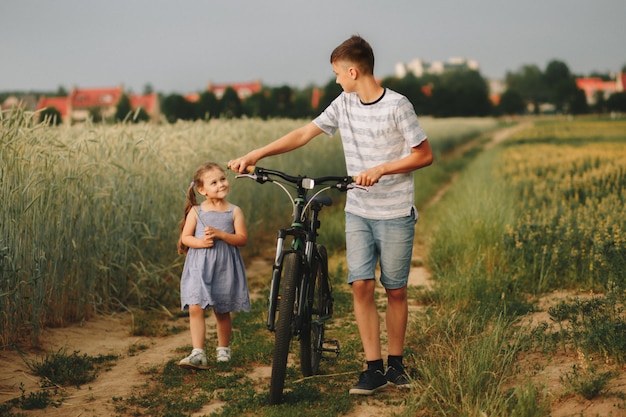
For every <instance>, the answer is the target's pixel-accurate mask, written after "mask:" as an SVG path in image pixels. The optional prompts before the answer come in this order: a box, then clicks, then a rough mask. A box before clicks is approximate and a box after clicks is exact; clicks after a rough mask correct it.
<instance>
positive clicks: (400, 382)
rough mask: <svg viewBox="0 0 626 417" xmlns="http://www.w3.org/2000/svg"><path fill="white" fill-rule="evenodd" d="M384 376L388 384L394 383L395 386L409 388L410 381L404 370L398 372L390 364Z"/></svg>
mask: <svg viewBox="0 0 626 417" xmlns="http://www.w3.org/2000/svg"><path fill="white" fill-rule="evenodd" d="M385 378H386V379H387V381H388V382H389V383H390V384H392V385H395V386H396V387H397V388H402V389H408V388H411V381H409V377H408V376H407V374H406V372H404V370H402V372H400V371H398V370H397V369H396V368H394V367H393V366H390V367H388V368H387V373H386V374H385Z"/></svg>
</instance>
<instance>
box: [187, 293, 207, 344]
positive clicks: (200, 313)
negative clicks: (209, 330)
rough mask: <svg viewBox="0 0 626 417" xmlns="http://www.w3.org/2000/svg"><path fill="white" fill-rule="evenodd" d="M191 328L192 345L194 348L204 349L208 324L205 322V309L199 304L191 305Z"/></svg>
mask: <svg viewBox="0 0 626 417" xmlns="http://www.w3.org/2000/svg"><path fill="white" fill-rule="evenodd" d="M189 329H190V330H191V345H192V346H193V348H194V349H202V350H204V335H205V333H206V324H205V322H204V309H203V308H202V307H200V306H199V305H198V304H193V305H190V306H189Z"/></svg>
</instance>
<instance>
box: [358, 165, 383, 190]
mask: <svg viewBox="0 0 626 417" xmlns="http://www.w3.org/2000/svg"><path fill="white" fill-rule="evenodd" d="M380 177H382V172H381V170H380V169H378V168H377V167H373V168H370V169H368V170H365V171H363V172H361V173H360V174H359V175H357V176H356V177H354V182H355V183H356V184H357V185H364V186H366V187H371V186H372V185H374V184H376V183H377V182H378V180H379V179H380Z"/></svg>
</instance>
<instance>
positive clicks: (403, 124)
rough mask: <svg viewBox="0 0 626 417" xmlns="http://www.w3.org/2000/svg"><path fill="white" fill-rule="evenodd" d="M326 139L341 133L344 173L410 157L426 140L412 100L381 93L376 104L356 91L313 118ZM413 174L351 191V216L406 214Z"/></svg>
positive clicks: (348, 203)
mask: <svg viewBox="0 0 626 417" xmlns="http://www.w3.org/2000/svg"><path fill="white" fill-rule="evenodd" d="M313 123H315V125H316V126H318V127H319V128H320V129H322V131H324V133H326V134H327V135H329V136H332V135H333V134H335V132H336V131H337V129H339V132H340V134H341V140H342V143H343V149H344V154H345V160H346V168H347V173H348V175H358V174H359V173H360V172H362V171H365V170H366V169H368V168H371V167H373V166H376V165H380V164H382V163H384V162H387V161H394V160H398V159H401V158H404V157H405V156H407V155H409V154H410V153H411V148H413V147H415V146H418V145H419V144H420V143H422V142H423V141H424V140H425V139H426V133H425V132H424V130H423V129H422V127H421V125H420V123H419V121H418V119H417V115H416V114H415V110H414V108H413V105H412V104H411V102H410V101H409V100H408V99H407V98H406V97H405V96H403V95H401V94H399V93H397V92H395V91H393V90H389V89H385V93H384V94H383V96H382V97H381V98H380V99H378V100H377V101H376V102H374V103H368V104H364V103H362V102H361V100H360V99H359V97H358V95H357V94H356V93H345V92H343V93H341V94H340V95H339V97H337V98H336V99H335V100H334V101H333V102H332V103H331V104H330V105H329V106H328V107H327V108H326V110H324V112H323V113H322V114H320V115H319V116H318V117H317V118H315V120H313ZM413 187H414V185H413V173H412V172H410V173H405V174H393V175H384V176H383V177H381V179H380V180H379V182H378V183H376V184H375V185H374V186H372V187H369V190H368V191H363V190H358V189H355V190H350V191H349V192H348V193H347V199H346V208H345V210H346V211H347V212H349V213H353V214H356V215H358V216H361V217H364V218H368V219H380V220H384V219H394V218H398V217H404V216H408V215H409V214H410V213H411V209H412V208H413V207H414V193H413Z"/></svg>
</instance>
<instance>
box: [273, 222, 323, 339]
mask: <svg viewBox="0 0 626 417" xmlns="http://www.w3.org/2000/svg"><path fill="white" fill-rule="evenodd" d="M288 234H289V232H288V231H287V230H285V229H280V230H279V231H278V238H277V239H276V257H275V258H274V265H273V266H272V281H271V282H270V293H269V297H268V300H267V301H268V311H267V328H268V329H269V330H270V331H274V330H275V323H276V311H277V310H278V302H279V300H280V281H281V276H282V270H283V258H284V256H285V254H286V253H289V252H293V251H298V250H301V249H300V248H299V247H298V246H299V245H302V244H303V239H302V238H299V237H296V239H295V240H294V246H293V248H292V249H291V250H289V251H285V250H283V244H284V242H285V238H286V236H287V235H288ZM304 242H306V243H305V244H304V245H305V247H304V256H305V258H306V260H305V261H304V263H305V265H302V269H301V271H302V273H303V274H304V275H307V274H310V273H312V272H311V271H309V270H308V269H309V268H307V267H306V265H312V264H313V256H314V254H313V247H314V246H313V245H314V244H315V243H314V241H312V240H311V239H305V240H304ZM310 281H311V280H310V279H305V280H303V281H302V282H300V283H299V288H298V311H297V312H296V315H295V320H296V326H295V330H296V333H299V329H300V326H301V320H302V317H303V316H304V314H306V312H303V311H302V309H303V308H304V306H306V305H308V303H306V297H307V296H308V294H309V293H310V291H311V289H310V288H309V286H310Z"/></svg>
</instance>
